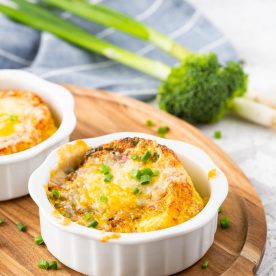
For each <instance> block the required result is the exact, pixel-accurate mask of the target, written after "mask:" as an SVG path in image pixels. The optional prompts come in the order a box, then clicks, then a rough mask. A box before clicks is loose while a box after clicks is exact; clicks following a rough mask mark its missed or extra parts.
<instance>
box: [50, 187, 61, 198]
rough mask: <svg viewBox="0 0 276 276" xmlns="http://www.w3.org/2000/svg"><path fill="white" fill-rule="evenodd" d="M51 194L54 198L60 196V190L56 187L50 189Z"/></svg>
mask: <svg viewBox="0 0 276 276" xmlns="http://www.w3.org/2000/svg"><path fill="white" fill-rule="evenodd" d="M52 196H53V197H54V198H56V199H58V198H60V192H59V190H57V189H53V190H52Z"/></svg>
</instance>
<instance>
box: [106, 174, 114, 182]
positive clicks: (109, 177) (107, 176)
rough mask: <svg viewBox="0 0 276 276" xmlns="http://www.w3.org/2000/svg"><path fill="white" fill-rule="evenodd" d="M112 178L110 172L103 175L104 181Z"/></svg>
mask: <svg viewBox="0 0 276 276" xmlns="http://www.w3.org/2000/svg"><path fill="white" fill-rule="evenodd" d="M112 178H113V176H112V175H111V174H106V175H105V177H104V182H110V180H111V179H112Z"/></svg>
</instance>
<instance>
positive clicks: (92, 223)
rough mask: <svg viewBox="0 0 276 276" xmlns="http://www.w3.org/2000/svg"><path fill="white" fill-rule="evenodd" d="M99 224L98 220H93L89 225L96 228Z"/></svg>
mask: <svg viewBox="0 0 276 276" xmlns="http://www.w3.org/2000/svg"><path fill="white" fill-rule="evenodd" d="M97 225H98V222H97V221H96V220H92V221H91V222H90V223H89V224H88V225H87V227H90V228H95V227H96V226H97Z"/></svg>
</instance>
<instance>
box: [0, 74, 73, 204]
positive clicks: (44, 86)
mask: <svg viewBox="0 0 276 276" xmlns="http://www.w3.org/2000/svg"><path fill="white" fill-rule="evenodd" d="M3 89H19V90H22V91H31V92H34V93H35V94H37V95H39V96H40V97H41V98H42V99H43V100H44V101H45V102H46V103H47V105H48V106H49V107H50V108H51V111H52V113H53V115H54V116H55V118H56V120H57V122H58V123H59V127H58V130H57V131H56V132H55V133H54V134H53V135H52V136H51V137H49V138H48V139H47V140H45V141H43V142H42V143H40V144H38V145H36V146H34V147H32V148H30V149H27V150H24V151H21V152H18V153H14V154H10V155H4V156H0V201H2V200H8V199H12V198H16V197H20V196H23V195H26V194H28V179H29V177H30V175H31V173H32V172H33V171H34V170H35V169H36V168H37V167H38V166H39V165H40V164H41V163H42V162H43V161H44V159H45V158H46V156H47V155H48V154H49V153H50V152H51V151H52V150H53V149H54V148H56V147H58V146H60V145H61V144H63V143H66V142H68V141H69V135H70V134H71V133H72V131H73V129H74V128H75V125H76V117H75V114H74V100H73V97H72V95H71V94H70V92H69V91H68V90H67V89H65V88H63V87H61V86H59V85H56V84H53V83H50V82H48V81H45V80H43V79H41V78H39V77H37V76H35V75H33V74H30V73H27V72H24V71H20V70H0V90H3Z"/></svg>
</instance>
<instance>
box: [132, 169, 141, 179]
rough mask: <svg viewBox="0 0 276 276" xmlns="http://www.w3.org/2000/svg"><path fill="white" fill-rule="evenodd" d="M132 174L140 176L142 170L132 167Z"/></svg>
mask: <svg viewBox="0 0 276 276" xmlns="http://www.w3.org/2000/svg"><path fill="white" fill-rule="evenodd" d="M130 174H131V176H132V177H133V178H139V177H140V175H141V171H139V170H138V169H132V170H131V173H130Z"/></svg>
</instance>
